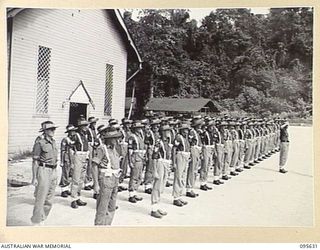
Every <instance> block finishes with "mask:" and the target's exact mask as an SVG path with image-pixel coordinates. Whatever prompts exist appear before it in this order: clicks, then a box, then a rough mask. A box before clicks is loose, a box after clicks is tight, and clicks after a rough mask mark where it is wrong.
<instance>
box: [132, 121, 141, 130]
mask: <svg viewBox="0 0 320 250" xmlns="http://www.w3.org/2000/svg"><path fill="white" fill-rule="evenodd" d="M143 127H144V125H143V124H142V121H134V122H133V124H132V128H143Z"/></svg>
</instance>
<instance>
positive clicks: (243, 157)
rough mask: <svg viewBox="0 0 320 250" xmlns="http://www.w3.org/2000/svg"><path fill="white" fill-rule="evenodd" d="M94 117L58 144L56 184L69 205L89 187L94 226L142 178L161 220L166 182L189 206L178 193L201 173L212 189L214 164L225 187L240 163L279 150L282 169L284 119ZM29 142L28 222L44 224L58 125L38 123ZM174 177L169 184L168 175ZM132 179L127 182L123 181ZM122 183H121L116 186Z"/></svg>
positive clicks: (133, 194)
mask: <svg viewBox="0 0 320 250" xmlns="http://www.w3.org/2000/svg"><path fill="white" fill-rule="evenodd" d="M98 120H99V119H97V118H95V117H90V118H89V119H88V121H86V120H85V119H83V118H81V119H79V121H78V124H77V125H78V126H77V127H75V126H73V125H68V126H67V127H66V133H67V136H66V137H65V138H64V139H63V140H62V142H61V149H60V151H61V152H60V166H61V167H62V175H61V179H60V183H59V186H60V187H61V189H62V191H61V196H62V197H68V196H70V197H71V199H72V201H71V207H72V208H74V209H76V208H78V207H79V206H85V205H86V202H85V201H83V200H81V191H82V189H85V190H93V198H94V199H96V200H97V206H96V210H97V211H96V216H95V221H94V224H95V225H110V224H111V223H112V220H113V216H114V213H115V210H116V209H117V206H116V198H117V193H118V192H119V191H124V190H128V191H129V197H128V201H129V202H131V203H137V202H139V201H141V200H142V197H140V196H139V195H138V193H137V191H138V189H139V187H140V185H141V184H144V192H145V193H148V194H151V216H153V217H155V218H162V217H163V216H165V215H167V212H166V211H164V210H163V209H161V207H160V196H161V193H162V192H163V191H164V189H165V187H170V186H172V196H173V205H175V206H178V207H182V206H185V205H187V201H185V200H184V199H183V198H182V197H183V196H187V197H191V198H196V197H197V196H198V194H197V193H196V192H195V182H196V177H197V175H198V173H200V190H203V191H207V190H211V189H213V187H212V186H211V185H210V184H209V182H208V173H209V171H210V169H211V167H213V175H214V180H213V183H212V184H214V185H222V184H224V182H225V181H227V180H229V179H231V178H232V177H231V176H237V175H238V174H239V173H241V172H242V171H243V170H244V169H250V168H251V167H252V166H254V165H255V164H257V163H259V162H260V161H263V160H264V159H266V158H267V157H269V156H271V155H272V154H273V153H276V152H278V151H280V163H279V171H280V173H286V172H287V171H286V169H285V165H286V159H287V155H288V146H289V136H288V131H287V128H288V125H289V124H288V122H287V121H286V120H284V119H273V120H267V119H252V118H240V119H232V118H229V117H224V118H216V119H215V118H213V117H209V116H206V117H201V116H200V115H198V116H194V117H193V118H183V117H181V116H180V115H179V117H166V116H164V117H161V116H159V117H151V118H149V119H144V120H135V121H132V120H129V119H125V118H124V119H122V121H121V124H119V123H118V121H117V120H116V119H110V120H109V122H108V125H104V124H102V125H99V126H97V121H98ZM41 126H42V127H41V129H40V132H42V133H43V134H42V135H40V136H39V137H38V138H37V139H36V141H35V144H34V148H33V180H32V183H33V184H34V185H35V186H36V190H35V206H34V211H33V216H32V218H31V221H32V222H33V223H34V224H39V223H40V224H41V223H42V222H43V221H44V220H45V219H46V217H47V216H48V214H49V211H50V209H51V207H52V200H53V196H54V191H55V187H56V185H57V182H56V181H57V177H56V167H57V165H58V157H57V154H58V152H57V146H56V143H55V140H54V138H53V136H54V131H55V128H56V126H55V125H54V124H53V122H51V121H46V122H43V123H42V125H41ZM170 175H173V183H172V184H171V183H169V181H168V178H169V176H170ZM125 178H129V184H128V188H127V187H125V186H124V184H125V183H124V182H123V181H124V179H125ZM119 183H120V184H119Z"/></svg>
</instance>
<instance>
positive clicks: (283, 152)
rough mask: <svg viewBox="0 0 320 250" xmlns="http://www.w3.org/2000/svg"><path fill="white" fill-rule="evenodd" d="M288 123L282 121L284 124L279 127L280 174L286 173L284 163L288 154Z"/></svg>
mask: <svg viewBox="0 0 320 250" xmlns="http://www.w3.org/2000/svg"><path fill="white" fill-rule="evenodd" d="M288 127H289V122H288V121H287V120H284V123H283V124H282V125H281V126H280V160H279V172H280V173H282V174H285V173H287V172H288V171H287V170H286V168H285V167H286V163H287V159H288V153H289V133H288Z"/></svg>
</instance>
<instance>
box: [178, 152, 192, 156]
mask: <svg viewBox="0 0 320 250" xmlns="http://www.w3.org/2000/svg"><path fill="white" fill-rule="evenodd" d="M177 154H182V155H186V156H188V155H190V152H185V151H178V152H177Z"/></svg>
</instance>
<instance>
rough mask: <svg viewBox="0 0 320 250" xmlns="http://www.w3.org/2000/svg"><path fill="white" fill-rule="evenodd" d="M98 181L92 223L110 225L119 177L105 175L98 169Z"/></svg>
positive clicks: (114, 208) (114, 209)
mask: <svg viewBox="0 0 320 250" xmlns="http://www.w3.org/2000/svg"><path fill="white" fill-rule="evenodd" d="M98 182H99V188H100V190H99V195H98V198H97V204H96V216H95V220H94V224H95V225H97V226H103V225H111V223H112V220H113V217H114V214H115V211H116V201H117V194H118V183H119V178H117V177H115V176H114V175H111V176H105V173H102V172H100V171H99V176H98Z"/></svg>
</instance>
